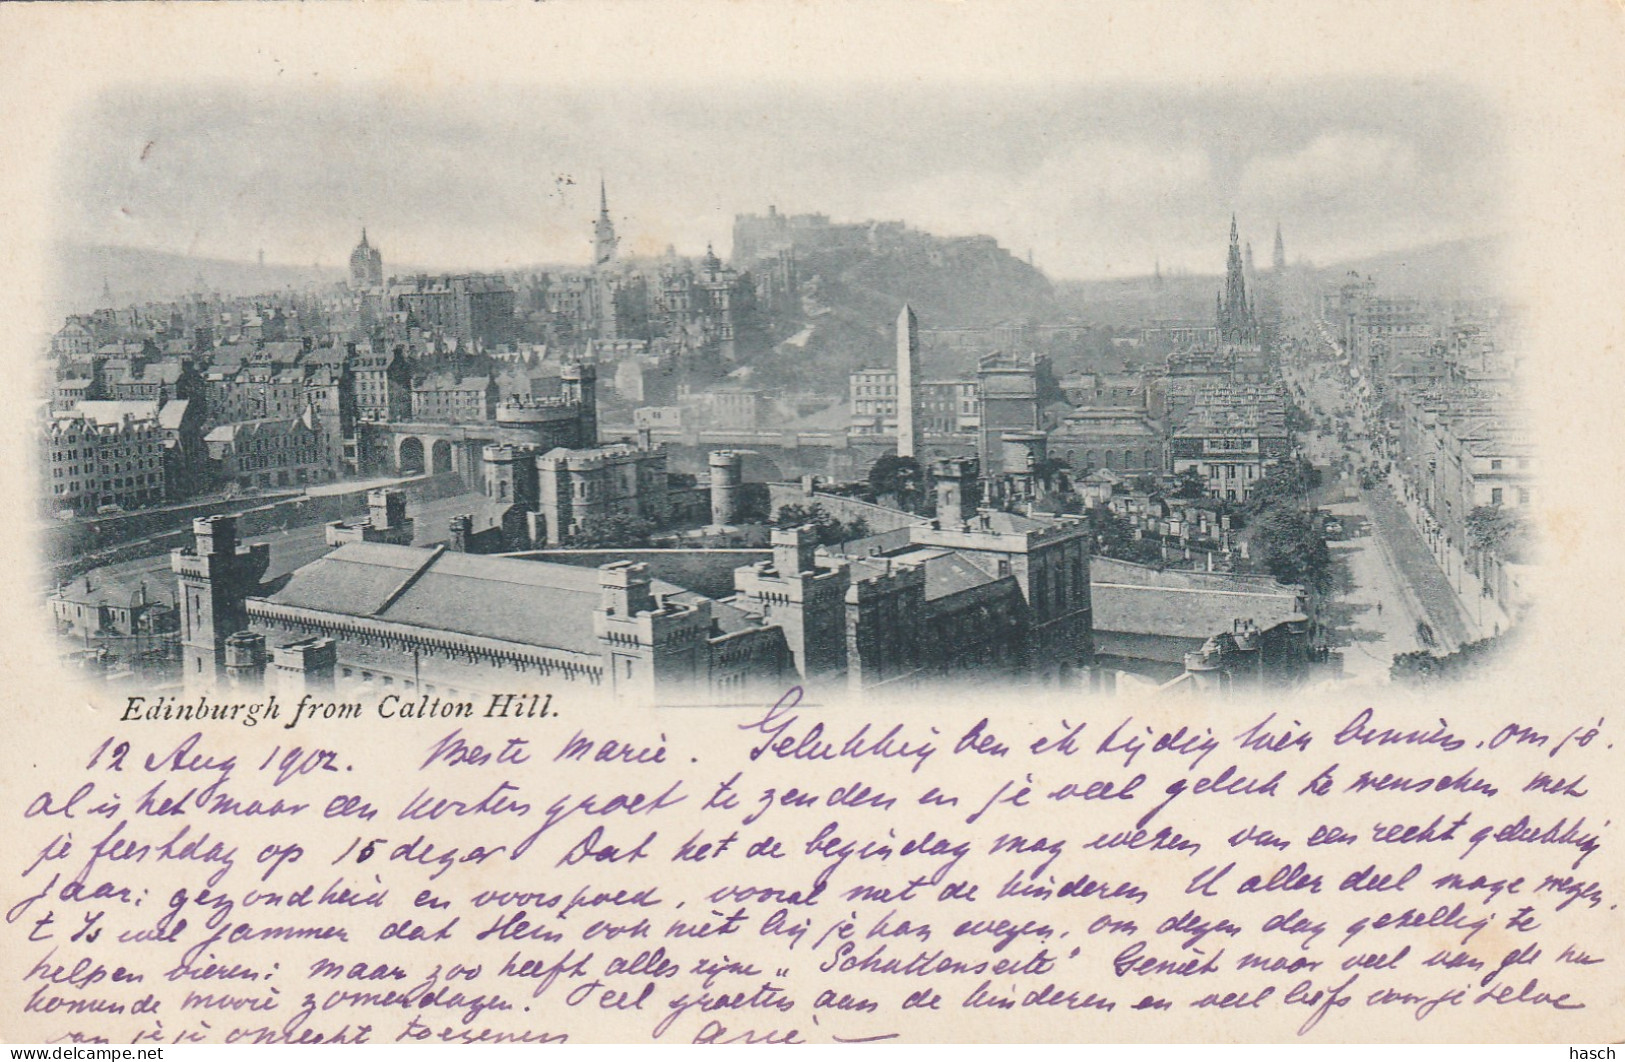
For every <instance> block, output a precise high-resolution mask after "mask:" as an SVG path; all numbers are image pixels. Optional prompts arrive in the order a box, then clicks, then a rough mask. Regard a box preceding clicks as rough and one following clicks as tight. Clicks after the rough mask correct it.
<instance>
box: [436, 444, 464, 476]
mask: <svg viewBox="0 0 1625 1062" xmlns="http://www.w3.org/2000/svg"><path fill="white" fill-rule="evenodd" d="M456 470H457V461H456V457H455V450H454V449H453V448H452V445H451V443H449V442H447V441H446V440H445V439H436V440H435V441H434V443H433V445H431V446H430V447H429V472H430V474H431V475H436V476H438V475H440V474H441V473H444V472H454V471H456Z"/></svg>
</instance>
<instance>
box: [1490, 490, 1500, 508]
mask: <svg viewBox="0 0 1625 1062" xmlns="http://www.w3.org/2000/svg"><path fill="white" fill-rule="evenodd" d="M1501 494H1502V491H1501V488H1500V487H1494V488H1492V489H1491V490H1490V504H1491V505H1500V504H1501Z"/></svg>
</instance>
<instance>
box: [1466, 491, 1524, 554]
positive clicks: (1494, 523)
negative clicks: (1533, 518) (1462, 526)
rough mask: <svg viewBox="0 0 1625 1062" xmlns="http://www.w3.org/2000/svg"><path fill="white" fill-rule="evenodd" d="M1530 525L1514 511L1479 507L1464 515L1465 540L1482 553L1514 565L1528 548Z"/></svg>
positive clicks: (1497, 507) (1495, 507)
mask: <svg viewBox="0 0 1625 1062" xmlns="http://www.w3.org/2000/svg"><path fill="white" fill-rule="evenodd" d="M1528 537H1529V526H1528V524H1527V523H1526V522H1525V521H1524V519H1523V514H1522V513H1520V512H1518V511H1517V510H1516V509H1504V508H1502V507H1501V506H1499V505H1480V506H1477V507H1476V508H1474V509H1473V511H1472V512H1470V513H1468V514H1467V541H1469V542H1471V543H1472V545H1473V548H1475V549H1477V550H1478V551H1479V552H1481V553H1492V554H1494V555H1495V556H1497V557H1500V558H1501V559H1502V560H1509V561H1512V562H1514V563H1516V562H1517V561H1518V559H1519V558H1520V557H1522V556H1523V552H1524V550H1525V549H1526V548H1527V546H1528Z"/></svg>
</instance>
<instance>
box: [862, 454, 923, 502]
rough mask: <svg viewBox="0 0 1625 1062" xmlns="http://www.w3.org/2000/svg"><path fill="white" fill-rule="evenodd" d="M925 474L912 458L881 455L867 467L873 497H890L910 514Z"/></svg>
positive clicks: (918, 495) (921, 487)
mask: <svg viewBox="0 0 1625 1062" xmlns="http://www.w3.org/2000/svg"><path fill="white" fill-rule="evenodd" d="M924 484H925V473H924V471H923V470H922V469H921V468H920V463H919V462H918V461H916V460H915V459H914V458H912V457H898V456H897V455H896V454H882V455H881V457H880V458H879V460H877V461H875V463H874V464H873V465H871V466H870V467H869V489H870V490H872V491H874V493H875V497H877V498H879V497H883V496H885V495H888V494H889V495H891V496H892V497H894V498H896V499H897V504H898V505H900V506H902V507H903V508H904V509H907V510H909V511H910V512H912V511H913V510H914V508H915V506H916V505H918V503H919V499H920V497H921V496H922V493H923V490H924Z"/></svg>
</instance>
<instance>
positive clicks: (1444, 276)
mask: <svg viewBox="0 0 1625 1062" xmlns="http://www.w3.org/2000/svg"><path fill="white" fill-rule="evenodd" d="M1505 245H1506V241H1505V240H1504V239H1503V238H1501V237H1498V236H1481V237H1477V238H1474V239H1465V240H1450V241H1448V242H1445V243H1431V244H1426V245H1423V246H1421V247H1410V248H1406V249H1405V250H1402V251H1389V252H1387V253H1385V254H1378V255H1371V256H1368V257H1365V258H1357V259H1354V260H1352V261H1346V262H1337V263H1335V264H1333V265H1329V266H1323V267H1320V269H1319V270H1318V271H1319V272H1320V273H1322V274H1332V275H1333V276H1336V275H1341V274H1343V273H1347V272H1349V271H1351V270H1352V271H1353V272H1356V273H1359V274H1360V275H1361V276H1371V277H1374V278H1376V281H1377V290H1379V291H1392V292H1402V293H1404V294H1407V295H1419V296H1422V297H1424V298H1458V297H1468V296H1475V295H1490V294H1494V293H1496V292H1497V291H1498V290H1499V285H1500V280H1501V269H1502V267H1501V256H1502V254H1503V252H1504V250H1505ZM1328 279H1331V278H1328Z"/></svg>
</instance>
